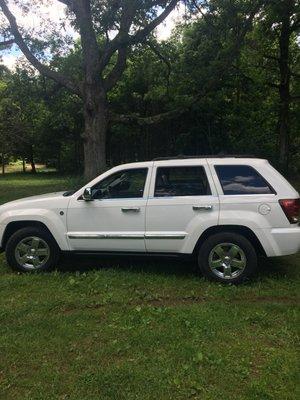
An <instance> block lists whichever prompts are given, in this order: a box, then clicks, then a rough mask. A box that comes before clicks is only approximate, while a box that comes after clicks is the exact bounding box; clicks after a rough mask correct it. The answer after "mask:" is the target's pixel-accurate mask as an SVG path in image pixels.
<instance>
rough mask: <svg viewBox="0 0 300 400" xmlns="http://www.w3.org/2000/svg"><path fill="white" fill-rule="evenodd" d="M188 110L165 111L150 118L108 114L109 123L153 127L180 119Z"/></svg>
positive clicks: (137, 115)
mask: <svg viewBox="0 0 300 400" xmlns="http://www.w3.org/2000/svg"><path fill="white" fill-rule="evenodd" d="M187 109H188V108H181V109H175V110H171V111H167V112H165V113H161V114H156V115H153V116H151V117H141V116H140V115H139V114H115V113H110V121H112V122H119V123H125V124H138V125H140V126H144V125H155V124H159V123H161V122H164V121H168V120H172V119H175V118H177V117H180V116H181V115H182V114H184V113H185V112H186V111H187Z"/></svg>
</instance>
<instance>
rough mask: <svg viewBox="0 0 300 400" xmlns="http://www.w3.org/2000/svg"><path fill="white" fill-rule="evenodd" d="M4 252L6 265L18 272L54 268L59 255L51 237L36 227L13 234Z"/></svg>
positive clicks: (58, 250)
mask: <svg viewBox="0 0 300 400" xmlns="http://www.w3.org/2000/svg"><path fill="white" fill-rule="evenodd" d="M5 252H6V260H7V263H8V264H9V265H10V266H11V267H12V268H13V269H14V270H16V271H19V272H36V271H46V270H50V269H52V268H53V267H55V266H56V264H57V262H58V259H59V255H60V249H59V247H58V245H57V243H56V241H55V240H54V239H53V237H52V235H51V234H50V233H49V232H47V231H46V230H44V229H42V228H36V227H28V228H22V229H20V230H18V231H17V232H15V233H14V234H13V235H12V236H11V237H10V238H9V240H8V242H7V245H6V249H5Z"/></svg>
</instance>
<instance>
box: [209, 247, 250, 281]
mask: <svg viewBox="0 0 300 400" xmlns="http://www.w3.org/2000/svg"><path fill="white" fill-rule="evenodd" d="M208 263H209V267H210V269H211V271H212V272H213V273H214V274H215V275H216V276H218V277H219V278H222V279H233V278H237V277H238V276H240V275H241V274H242V273H243V271H244V269H245V268H246V264H247V259H246V256H245V253H244V251H243V250H242V249H241V248H240V247H239V246H238V245H236V244H233V243H220V244H218V245H217V246H215V247H214V248H213V249H212V250H211V252H210V254H209V258H208Z"/></svg>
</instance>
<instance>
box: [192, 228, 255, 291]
mask: <svg viewBox="0 0 300 400" xmlns="http://www.w3.org/2000/svg"><path fill="white" fill-rule="evenodd" d="M198 264H199V268H200V270H201V272H202V273H203V275H204V276H206V277H207V278H209V279H211V280H215V281H218V282H224V283H235V284H238V283H241V282H244V281H245V280H246V279H247V278H249V277H250V276H251V275H252V274H253V273H254V272H255V270H256V268H257V254H256V251H255V249H254V247H253V245H252V244H251V242H250V241H249V240H248V239H247V238H245V237H244V236H242V235H239V234H236V233H230V232H224V233H217V234H215V235H212V236H210V237H209V238H208V239H206V241H205V242H204V243H203V244H202V246H201V247H200V250H199V255H198Z"/></svg>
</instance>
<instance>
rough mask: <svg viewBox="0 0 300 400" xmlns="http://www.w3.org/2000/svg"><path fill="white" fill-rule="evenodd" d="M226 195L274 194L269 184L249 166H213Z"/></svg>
mask: <svg viewBox="0 0 300 400" xmlns="http://www.w3.org/2000/svg"><path fill="white" fill-rule="evenodd" d="M215 170H216V172H217V175H218V178H219V180H220V183H221V186H222V189H223V193H224V194H225V195H226V194H227V195H242V194H275V191H274V189H273V188H272V187H271V186H270V184H269V183H268V182H267V181H266V180H265V179H264V178H263V177H262V176H261V175H260V173H259V172H257V171H256V169H254V168H253V167H250V166H249V165H215Z"/></svg>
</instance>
